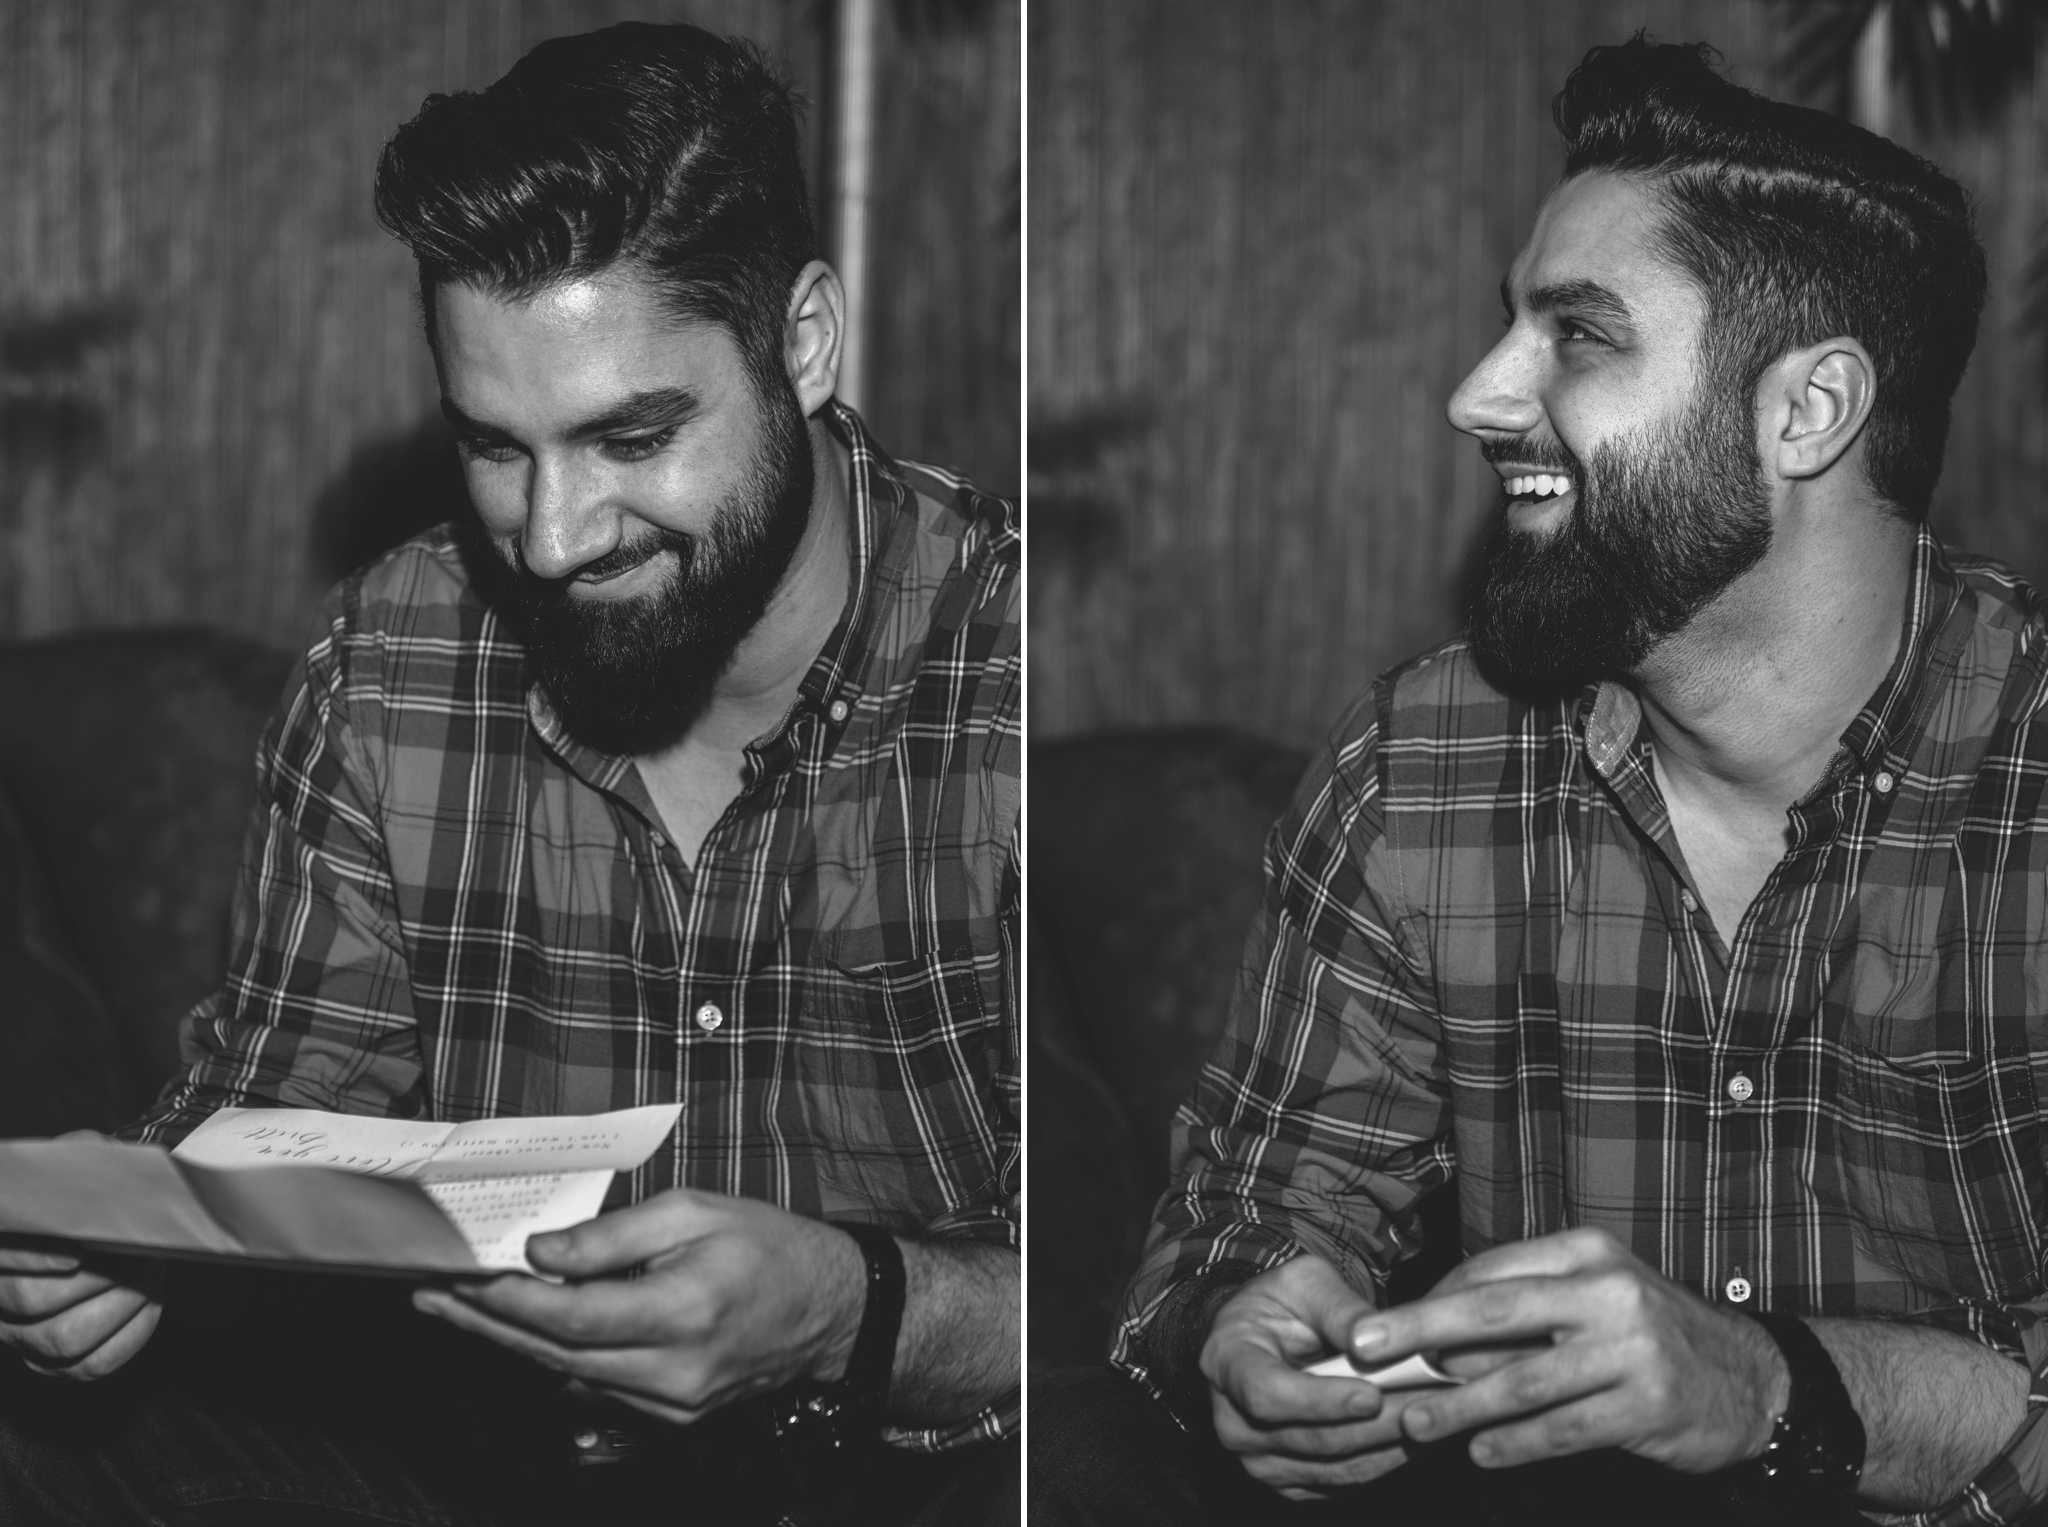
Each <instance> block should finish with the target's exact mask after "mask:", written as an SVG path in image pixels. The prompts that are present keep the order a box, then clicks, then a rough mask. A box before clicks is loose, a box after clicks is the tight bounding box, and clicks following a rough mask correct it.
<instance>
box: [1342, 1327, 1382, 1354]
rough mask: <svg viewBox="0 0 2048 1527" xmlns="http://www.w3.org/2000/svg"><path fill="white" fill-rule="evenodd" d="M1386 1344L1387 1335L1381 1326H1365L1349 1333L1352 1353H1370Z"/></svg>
mask: <svg viewBox="0 0 2048 1527" xmlns="http://www.w3.org/2000/svg"><path fill="white" fill-rule="evenodd" d="M1386 1344H1387V1333H1386V1329H1385V1327H1383V1326H1366V1327H1364V1328H1363V1329H1362V1330H1357V1331H1353V1332H1352V1333H1351V1350H1352V1351H1353V1352H1372V1351H1375V1350H1377V1349H1378V1348H1380V1347H1384V1346H1385V1345H1386Z"/></svg>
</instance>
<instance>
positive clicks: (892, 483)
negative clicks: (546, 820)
mask: <svg viewBox="0 0 2048 1527" xmlns="http://www.w3.org/2000/svg"><path fill="white" fill-rule="evenodd" d="M824 422H825V427H826V428H827V429H828V430H830V431H831V433H832V435H833V438H835V439H836V440H838V441H839V443H840V444H841V445H843V446H845V447H846V453H847V457H848V461H849V463H850V468H851V469H850V471H849V472H848V474H847V477H848V491H849V494H850V499H851V501H850V504H849V506H848V516H847V517H848V519H849V520H850V521H851V529H852V547H851V552H850V557H849V567H848V582H849V584H850V585H851V598H850V599H849V600H848V601H847V605H846V609H845V610H844V612H842V614H841V615H840V617H839V622H838V624H837V625H835V626H834V627H833V628H832V634H831V635H830V636H829V637H827V638H826V639H825V645H824V646H823V647H822V648H820V649H819V652H818V656H817V659H816V660H815V661H814V662H813V663H812V664H811V666H810V668H809V670H808V671H807V672H806V673H805V674H804V678H803V682H802V683H801V684H800V685H799V686H798V688H797V698H796V703H795V705H793V706H792V707H791V709H790V714H789V716H788V717H786V718H785V719H784V721H783V723H782V725H781V726H779V727H777V728H776V729H775V731H774V732H773V733H771V734H770V735H768V736H766V737H764V738H762V739H760V740H759V741H758V742H757V743H755V744H754V745H752V746H750V747H749V748H748V749H747V753H748V756H749V760H750V762H751V763H752V765H753V770H754V773H755V775H756V776H758V775H759V774H762V773H767V772H772V771H773V770H775V769H777V768H779V767H782V766H784V765H786V764H787V762H788V761H789V759H790V758H792V757H793V756H794V752H795V748H794V743H793V741H792V733H793V731H794V729H795V722H796V720H797V718H798V717H799V716H801V715H803V714H805V713H807V712H816V713H817V714H819V715H820V716H822V717H823V718H824V721H825V725H826V727H827V729H828V735H834V736H836V735H837V733H838V732H839V731H840V730H841V729H842V728H843V727H844V725H845V723H846V720H847V718H848V717H849V716H850V715H851V714H852V713H853V710H854V708H855V706H856V705H857V704H858V703H859V700H860V696H861V692H862V685H863V683H864V681H865V678H866V675H867V670H868V666H869V658H870V655H871V653H872V649H873V645H874V637H875V632H876V631H877V630H878V629H879V628H880V623H881V620H882V618H883V615H884V612H885V611H886V609H887V607H888V604H889V602H890V600H891V598H892V597H893V596H894V594H895V592H896V590H897V589H898V588H899V587H900V585H901V583H902V573H903V563H904V560H905V558H906V557H908V555H909V542H910V540H911V538H910V537H909V536H906V535H901V534H898V533H896V532H897V529H898V525H899V522H900V521H901V520H902V519H903V518H904V517H905V516H906V515H909V516H912V517H914V515H915V501H914V499H913V497H912V495H911V491H910V487H909V484H908V483H906V482H905V481H904V480H903V477H902V475H901V473H900V472H899V471H898V470H897V467H896V463H895V462H894V461H892V460H890V458H889V456H888V455H887V453H885V452H884V451H883V450H882V449H881V448H880V447H879V446H877V445H876V444H875V442H874V438H873V437H872V436H871V435H870V434H869V433H868V430H867V426H866V425H865V424H864V423H862V421H861V418H860V415H859V414H857V413H855V412H854V411H853V410H852V409H851V408H849V407H847V406H846V405H845V404H844V403H842V402H840V401H839V400H838V399H837V398H834V399H832V400H830V401H829V402H827V403H826V405H825V417H824ZM526 711H527V717H528V719H529V720H530V721H531V722H532V723H533V728H534V731H535V732H536V733H537V734H538V735H539V737H540V739H541V741H543V742H544V743H546V744H547V745H548V747H549V748H551V749H552V750H553V751H554V752H555V753H556V754H558V755H559V756H560V757H561V758H562V759H563V760H564V761H565V762H566V763H568V764H569V765H570V766H571V767H572V768H573V769H575V771H576V772H577V773H578V774H580V775H581V776H582V777H583V778H584V779H586V780H588V781H589V782H590V783H591V784H593V785H595V786H597V787H598V788H599V789H602V790H608V791H612V792H614V793H618V794H623V795H627V796H630V797H634V798H635V804H641V803H640V802H639V800H638V797H639V796H640V795H641V794H643V793H644V792H643V791H641V790H639V789H638V788H637V787H638V785H639V777H638V771H637V770H635V769H634V767H633V761H632V759H631V758H629V757H626V756H623V755H619V754H612V753H602V752H599V751H598V750H597V749H596V748H592V747H589V746H586V745H585V744H583V743H581V742H579V741H577V740H576V739H575V738H574V737H572V736H570V735H569V733H568V731H567V729H566V728H564V727H563V725H562V722H561V718H560V717H559V716H558V715H557V714H556V712H555V708H554V706H553V705H552V704H551V703H550V702H549V700H548V697H547V692H546V691H545V690H544V689H543V688H542V687H541V684H540V682H539V681H538V680H537V679H535V680H532V681H530V682H529V683H528V685H527V692H526Z"/></svg>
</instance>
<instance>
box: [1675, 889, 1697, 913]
mask: <svg viewBox="0 0 2048 1527" xmlns="http://www.w3.org/2000/svg"><path fill="white" fill-rule="evenodd" d="M1678 904H1679V905H1680V906H1682V907H1684V908H1685V910H1686V911H1688V912H1697V911H1699V909H1700V899H1699V897H1697V896H1695V895H1693V893H1692V892H1690V891H1680V892H1679V893H1678Z"/></svg>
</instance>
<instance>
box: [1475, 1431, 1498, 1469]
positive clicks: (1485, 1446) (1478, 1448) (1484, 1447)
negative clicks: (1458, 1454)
mask: <svg viewBox="0 0 2048 1527" xmlns="http://www.w3.org/2000/svg"><path fill="white" fill-rule="evenodd" d="M1472 1461H1473V1462H1474V1463H1476V1464H1478V1465H1479V1467H1480V1468H1482V1469H1490V1468H1492V1467H1493V1465H1494V1461H1495V1460H1494V1456H1493V1444H1492V1443H1491V1442H1488V1441H1487V1440H1486V1439H1485V1438H1483V1437H1475V1438H1473V1439H1472Z"/></svg>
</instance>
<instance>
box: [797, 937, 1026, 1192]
mask: <svg viewBox="0 0 2048 1527" xmlns="http://www.w3.org/2000/svg"><path fill="white" fill-rule="evenodd" d="M883 953H884V951H883V950H882V949H881V948H880V946H879V944H878V943H877V942H876V941H874V940H872V939H870V938H868V937H866V936H864V935H863V934H861V933H858V932H856V933H853V934H846V933H837V934H834V933H826V934H821V935H820V937H819V940H818V943H817V946H816V948H815V949H814V950H813V953H812V958H811V960H810V961H809V963H808V965H807V966H806V968H805V972H804V995H803V1003H802V1007H801V1009H800V1012H799V1017H798V1026H799V1030H800V1032H801V1034H802V1036H803V1037H802V1042H801V1043H799V1044H798V1045H797V1046H796V1047H795V1055H796V1069H797V1072H798V1075H797V1078H796V1080H797V1085H798V1092H799V1094H800V1098H801V1103H802V1109H803V1115H804V1124H805V1128H806V1130H807V1132H808V1133H809V1135H810V1137H811V1144H812V1147H813V1149H814V1150H815V1152H816V1155H817V1161H818V1175H819V1191H820V1196H821V1198H822V1200H823V1212H824V1213H825V1214H827V1215H831V1214H837V1213H856V1214H861V1215H864V1216H867V1217H871V1218H877V1219H882V1220H885V1221H888V1222H890V1223H892V1224H896V1225H898V1226H900V1227H902V1228H906V1229H908V1228H912V1227H914V1226H916V1225H920V1224H925V1223H928V1222H930V1221H932V1220H935V1219H937V1218H939V1217H940V1216H942V1215H945V1214H948V1213H951V1212H953V1211H956V1210H958V1209H960V1208H962V1207H964V1206H966V1205H968V1204H971V1203H976V1202H979V1201H982V1200H985V1199H986V1198H987V1197H988V1195H989V1194H990V1193H991V1192H992V1190H993V1184H994V1182H995V1176H996V1169H997V1150H996V1138H995V1131H994V1129H993V1127H992V1124H991V1120H990V1117H989V1106H988V1105H989V1099H990V1098H991V1096H992V1094H993V1090H994V1081H993V1063H992V1058H991V1055H990V1050H991V1048H992V1046H993V1045H994V1044H995V1043H996V1042H997V1040H998V1038H999V1037H1000V1036H999V1023H998V1020H997V1019H996V1017H994V1016H993V1015H992V1014H991V1013H990V1012H989V1011H988V1010H987V1004H986V1003H985V1002H984V1000H983V996H982V992H981V982H980V979H979V974H978V970H977V962H976V959H975V956H974V954H973V952H972V951H971V950H969V949H962V950H961V951H959V952H958V953H956V954H953V955H950V956H949V955H946V954H942V953H924V954H921V955H919V956H916V957H913V958H910V959H893V960H892V959H886V958H882V957H881V956H882V954H883Z"/></svg>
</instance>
